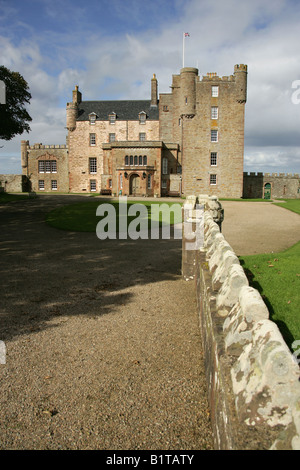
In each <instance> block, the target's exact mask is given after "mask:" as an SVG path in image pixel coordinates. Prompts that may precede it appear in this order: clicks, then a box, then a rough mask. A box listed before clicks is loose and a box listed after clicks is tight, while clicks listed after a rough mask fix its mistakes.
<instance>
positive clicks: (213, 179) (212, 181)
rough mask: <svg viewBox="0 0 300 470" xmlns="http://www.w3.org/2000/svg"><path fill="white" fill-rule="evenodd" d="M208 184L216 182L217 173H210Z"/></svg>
mask: <svg viewBox="0 0 300 470" xmlns="http://www.w3.org/2000/svg"><path fill="white" fill-rule="evenodd" d="M209 179H210V184H217V175H210V178H209Z"/></svg>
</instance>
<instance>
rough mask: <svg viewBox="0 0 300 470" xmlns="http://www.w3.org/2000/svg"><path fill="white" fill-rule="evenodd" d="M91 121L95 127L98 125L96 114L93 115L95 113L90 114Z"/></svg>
mask: <svg viewBox="0 0 300 470" xmlns="http://www.w3.org/2000/svg"><path fill="white" fill-rule="evenodd" d="M89 119H90V124H91V125H94V124H95V123H96V114H93V113H92V114H90V115H89Z"/></svg>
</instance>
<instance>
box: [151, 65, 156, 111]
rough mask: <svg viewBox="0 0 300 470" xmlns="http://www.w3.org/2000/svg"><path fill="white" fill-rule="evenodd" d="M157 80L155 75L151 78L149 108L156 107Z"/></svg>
mask: <svg viewBox="0 0 300 470" xmlns="http://www.w3.org/2000/svg"><path fill="white" fill-rule="evenodd" d="M157 98H158V96H157V78H156V75H155V73H154V74H153V78H151V106H157Z"/></svg>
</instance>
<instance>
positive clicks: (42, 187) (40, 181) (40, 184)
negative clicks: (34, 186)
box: [39, 180, 45, 191]
mask: <svg viewBox="0 0 300 470" xmlns="http://www.w3.org/2000/svg"><path fill="white" fill-rule="evenodd" d="M44 189H45V181H44V180H39V190H40V191H44Z"/></svg>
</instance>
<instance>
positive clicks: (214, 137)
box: [210, 129, 218, 142]
mask: <svg viewBox="0 0 300 470" xmlns="http://www.w3.org/2000/svg"><path fill="white" fill-rule="evenodd" d="M210 141H211V142H218V131H217V130H216V129H211V131H210Z"/></svg>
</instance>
